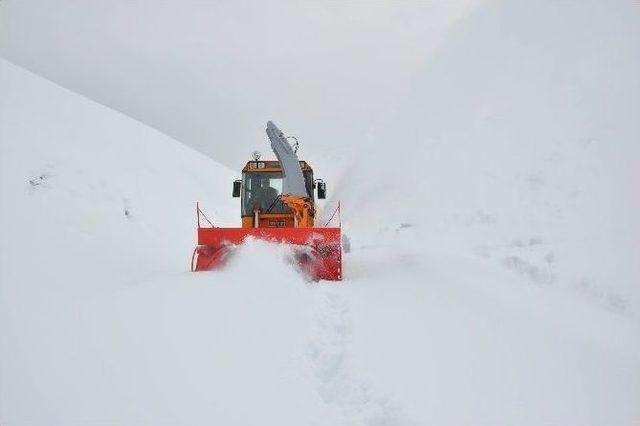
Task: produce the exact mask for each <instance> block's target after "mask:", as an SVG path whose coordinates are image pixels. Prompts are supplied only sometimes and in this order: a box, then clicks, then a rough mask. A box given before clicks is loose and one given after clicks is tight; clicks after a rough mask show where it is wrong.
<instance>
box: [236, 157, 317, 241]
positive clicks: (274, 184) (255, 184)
mask: <svg viewBox="0 0 640 426" xmlns="http://www.w3.org/2000/svg"><path fill="white" fill-rule="evenodd" d="M300 168H301V169H302V175H303V176H304V183H305V188H306V190H307V196H308V197H309V201H310V202H311V205H312V206H315V197H314V195H315V194H314V189H315V188H317V189H318V198H319V199H324V198H325V197H326V187H325V183H324V182H323V181H322V180H320V179H318V181H317V184H316V182H315V181H314V180H313V169H312V168H311V166H309V165H308V164H307V162H306V161H300ZM282 184H283V175H282V168H281V167H280V163H279V162H278V161H249V162H247V164H246V165H245V166H244V168H243V169H242V179H241V180H237V181H235V182H234V183H233V196H234V197H240V205H241V216H242V226H243V227H254V219H255V217H256V211H257V212H258V213H259V217H260V219H259V227H270V228H273V227H279V228H288V227H293V226H294V222H293V212H292V211H291V209H290V208H289V207H287V206H286V205H285V204H284V203H283V202H282V201H281V200H280V195H283V194H282V186H283V185H282ZM314 211H315V208H314Z"/></svg>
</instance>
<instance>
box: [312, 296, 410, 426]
mask: <svg viewBox="0 0 640 426" xmlns="http://www.w3.org/2000/svg"><path fill="white" fill-rule="evenodd" d="M338 291H339V289H338V290H336V289H332V288H318V298H317V300H316V308H315V314H314V318H313V325H312V334H311V336H312V340H311V341H310V343H309V346H308V350H307V359H308V362H309V364H310V368H311V370H312V373H313V375H314V376H315V379H316V389H317V391H318V393H319V395H320V397H321V398H322V400H323V401H324V402H325V403H327V404H332V405H335V406H337V407H338V408H339V410H340V412H341V413H342V415H343V416H344V417H345V419H346V420H347V421H348V423H349V424H362V425H409V424H412V423H411V422H409V421H408V420H407V419H406V418H405V417H404V415H403V413H402V412H401V411H402V410H401V409H400V407H399V406H398V404H397V403H395V402H394V401H392V400H391V399H390V398H389V397H387V396H385V395H381V394H380V393H378V392H377V391H375V390H374V389H373V387H372V386H371V385H370V384H369V383H367V382H366V381H365V380H363V379H362V378H361V377H360V376H359V375H358V374H357V373H356V371H355V368H354V366H353V360H352V359H351V357H350V354H349V349H350V344H351V341H352V332H353V330H352V325H351V317H350V309H349V304H348V302H347V301H346V300H345V299H344V298H343V297H342V296H341V295H340V294H339V293H338Z"/></svg>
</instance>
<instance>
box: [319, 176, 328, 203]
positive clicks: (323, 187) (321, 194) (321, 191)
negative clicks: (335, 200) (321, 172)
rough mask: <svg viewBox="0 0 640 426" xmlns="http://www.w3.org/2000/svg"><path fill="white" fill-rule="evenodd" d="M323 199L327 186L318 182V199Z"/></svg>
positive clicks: (325, 196)
mask: <svg viewBox="0 0 640 426" xmlns="http://www.w3.org/2000/svg"><path fill="white" fill-rule="evenodd" d="M325 198H327V184H326V183H324V182H323V181H321V180H318V199H320V200H324V199H325Z"/></svg>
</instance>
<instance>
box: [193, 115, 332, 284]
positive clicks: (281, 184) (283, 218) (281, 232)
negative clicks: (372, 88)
mask: <svg viewBox="0 0 640 426" xmlns="http://www.w3.org/2000/svg"><path fill="white" fill-rule="evenodd" d="M266 130H267V135H268V136H269V139H270V140H271V148H272V150H273V152H274V154H275V155H276V157H277V161H274V160H270V161H263V160H261V159H260V153H259V152H257V151H255V152H254V153H253V155H252V158H253V160H252V161H249V162H247V164H246V165H245V166H244V168H243V169H242V179H241V180H236V181H235V182H233V196H234V197H239V198H240V206H241V209H240V210H241V217H242V227H241V228H219V227H215V226H214V225H213V224H212V223H211V222H210V221H209V220H208V219H207V218H206V216H205V215H204V213H203V212H202V210H200V207H199V205H196V213H197V217H198V221H197V223H198V246H197V247H196V248H195V250H194V252H193V256H192V258H191V270H192V271H205V270H215V269H220V268H222V267H223V266H224V264H225V262H226V260H227V259H228V257H229V256H230V255H231V254H232V252H233V251H234V250H235V248H236V247H237V246H238V245H240V244H242V243H243V242H244V241H246V240H247V239H248V238H256V239H260V240H266V241H270V242H274V243H284V244H287V245H290V246H291V247H292V248H293V254H294V255H293V259H294V263H295V264H296V266H297V267H298V268H299V269H300V270H301V272H302V273H304V274H305V275H306V276H307V277H309V278H310V279H312V280H316V281H317V280H332V281H340V280H342V247H341V228H340V224H338V226H337V227H330V226H328V225H329V224H330V223H331V222H332V221H333V218H334V217H335V215H336V213H337V214H338V221H339V214H340V204H339V203H338V207H337V208H336V211H334V213H333V215H331V218H330V219H329V220H328V222H327V223H326V224H325V225H324V226H316V220H317V218H316V205H315V197H314V195H315V192H317V196H318V199H324V198H325V197H326V185H325V183H324V181H322V179H315V180H314V178H313V169H312V168H311V166H310V165H309V164H308V163H307V162H306V161H300V160H298V155H297V145H298V143H297V140H296V142H295V143H294V147H295V149H294V147H292V146H291V145H290V144H289V141H288V140H287V139H294V140H295V138H293V137H291V138H287V137H286V136H285V135H284V134H283V133H282V132H281V131H280V129H278V128H277V127H276V125H275V124H273V123H272V122H271V121H269V122H268V123H267V129H266ZM201 217H203V218H204V219H205V220H206V221H207V222H208V223H209V225H210V226H208V227H203V226H201V220H200V219H201Z"/></svg>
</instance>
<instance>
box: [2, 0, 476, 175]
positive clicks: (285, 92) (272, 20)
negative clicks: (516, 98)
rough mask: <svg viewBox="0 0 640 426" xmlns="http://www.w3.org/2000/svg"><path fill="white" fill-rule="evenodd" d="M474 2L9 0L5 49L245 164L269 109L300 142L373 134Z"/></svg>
mask: <svg viewBox="0 0 640 426" xmlns="http://www.w3.org/2000/svg"><path fill="white" fill-rule="evenodd" d="M479 5H480V1H473V0H454V1H451V0H447V1H445V0H432V1H422V2H381V1H380V2H348V3H345V2H324V3H321V2H269V3H268V4H267V3H265V2H204V1H193V0H187V1H180V2H167V1H163V2H151V1H108V2H104V1H70V0H66V1H51V0H30V1H13V0H8V1H3V2H1V3H0V55H1V56H3V57H5V58H6V59H8V60H10V61H12V62H14V63H17V64H18V65H21V66H24V67H26V68H28V69H31V70H32V71H35V72H36V73H38V74H40V75H43V76H45V77H47V78H49V79H51V80H53V81H54V82H56V83H58V84H60V85H62V86H65V87H68V88H70V89H72V90H74V91H76V92H79V93H81V94H83V95H85V96H87V97H89V98H91V99H94V100H96V101H98V102H101V103H103V104H105V105H108V106H110V107H112V108H115V109H117V110H120V111H122V112H124V113H126V114H127V115H130V116H132V117H133V118H136V119H138V120H140V121H142V122H144V123H146V124H148V125H151V126H152V127H155V128H157V129H159V130H160V131H162V132H165V133H167V134H169V135H170V136H172V137H174V138H176V139H178V140H180V141H181V142H184V143H186V144H187V145H190V146H192V147H194V148H196V149H198V150H200V151H202V152H204V153H206V154H209V155H211V156H213V157H215V158H216V159H218V160H220V161H222V162H224V163H226V164H228V165H230V166H231V167H233V168H238V164H239V163H242V162H243V161H245V160H246V159H247V158H248V156H249V154H250V153H251V151H253V150H254V149H262V150H263V151H268V144H267V141H266V135H265V134H264V127H265V123H266V121H267V120H269V119H271V120H274V121H275V122H276V124H278V125H279V126H280V127H281V128H282V129H283V130H284V131H285V133H287V134H291V135H295V136H297V137H298V138H299V139H300V140H301V142H302V146H303V148H302V151H301V152H303V153H305V152H306V153H309V154H315V153H319V152H320V150H318V151H315V150H314V148H313V147H314V145H316V146H318V145H321V146H322V147H323V148H322V149H323V151H322V152H326V150H327V147H329V148H331V147H339V146H341V145H346V144H350V143H352V142H354V141H355V140H360V139H362V138H364V137H366V135H367V133H368V132H369V131H370V129H371V128H372V126H373V125H374V124H375V122H376V121H377V120H378V119H380V118H381V117H383V116H384V115H385V114H387V112H388V111H389V108H390V107H391V106H392V105H393V104H394V103H396V102H397V100H398V99H399V98H401V97H402V96H404V94H405V93H406V91H407V90H408V89H409V87H410V85H411V81H412V79H413V77H414V76H415V75H416V74H418V73H419V72H420V71H421V70H422V69H423V68H424V66H425V64H426V63H427V62H428V60H429V58H430V55H431V54H432V53H433V52H434V50H435V49H436V48H437V46H438V45H439V44H440V43H441V42H442V40H443V37H444V36H445V35H446V33H447V31H448V30H449V29H450V28H451V27H452V26H453V25H454V24H455V23H457V22H458V21H460V20H461V19H463V18H464V17H465V16H468V14H469V13H471V12H472V11H473V10H474V9H476V8H477V7H478V6H479Z"/></svg>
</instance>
